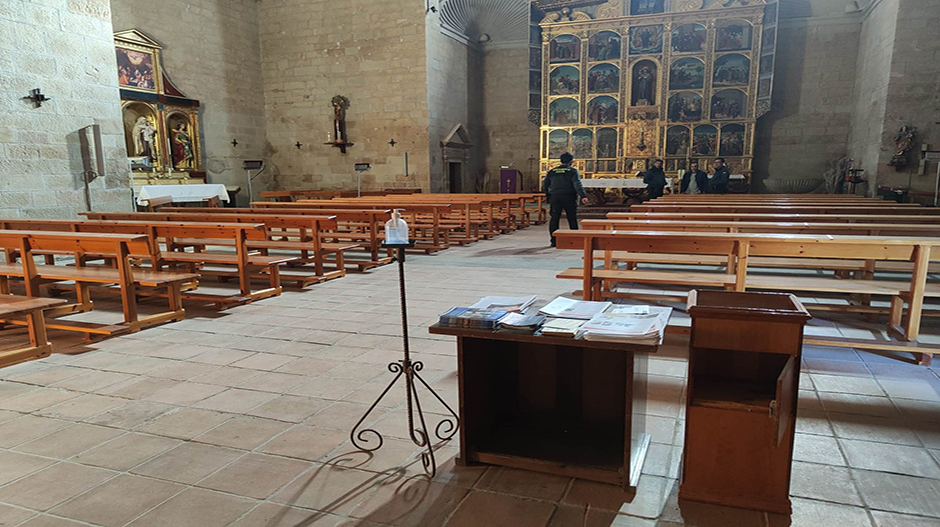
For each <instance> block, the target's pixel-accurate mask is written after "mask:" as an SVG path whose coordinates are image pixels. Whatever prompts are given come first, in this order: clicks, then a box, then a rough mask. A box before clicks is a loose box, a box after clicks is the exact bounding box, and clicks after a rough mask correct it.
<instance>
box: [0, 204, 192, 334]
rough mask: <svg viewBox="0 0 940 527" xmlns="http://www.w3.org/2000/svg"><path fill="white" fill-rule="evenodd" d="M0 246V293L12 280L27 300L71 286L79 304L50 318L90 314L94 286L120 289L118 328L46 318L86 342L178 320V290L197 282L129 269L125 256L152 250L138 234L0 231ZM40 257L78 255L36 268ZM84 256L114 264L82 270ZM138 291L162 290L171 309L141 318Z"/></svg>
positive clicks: (183, 276)
mask: <svg viewBox="0 0 940 527" xmlns="http://www.w3.org/2000/svg"><path fill="white" fill-rule="evenodd" d="M23 221H28V220H23ZM36 221H39V220H36ZM0 248H2V249H3V251H4V254H5V255H6V263H3V264H0V294H8V293H9V292H10V283H9V281H10V278H15V279H21V280H22V281H23V284H24V286H25V288H26V296H28V297H30V298H39V297H40V296H41V291H40V287H41V285H43V284H44V283H48V282H63V281H70V282H74V284H75V285H74V287H73V289H74V290H75V294H76V298H77V303H75V304H68V305H64V306H59V307H55V308H51V309H47V310H46V316H48V317H55V316H61V315H67V314H72V313H80V312H86V311H90V310H91V309H92V308H93V303H92V301H91V295H90V289H89V288H90V287H91V286H93V285H94V286H101V285H104V286H112V287H118V288H119V289H118V291H119V294H120V296H121V302H122V310H123V313H124V322H123V323H122V324H95V323H90V322H79V321H73V320H50V321H49V322H47V324H46V325H47V326H48V327H50V328H52V329H60V330H66V331H77V332H81V333H85V334H86V337H87V338H89V339H91V338H92V335H96V336H99V337H100V336H113V335H117V334H121V333H125V332H128V331H132V332H133V331H139V330H140V329H142V328H145V327H149V326H153V325H157V324H163V323H165V322H170V321H175V320H182V319H183V318H184V317H185V311H184V310H183V306H182V302H181V295H180V291H181V288H182V286H183V285H184V284H188V283H192V282H194V281H195V280H196V278H197V276H196V275H195V274H191V273H176V272H155V271H146V270H141V269H132V268H131V266H130V263H129V261H128V259H129V257H132V256H144V257H147V256H149V253H150V252H151V250H152V245H151V241H150V239H149V238H148V237H147V236H146V235H142V234H102V233H88V232H42V231H35V230H31V231H17V230H0ZM43 254H45V255H49V254H73V255H76V266H74V267H73V266H66V265H48V264H46V265H36V263H35V260H34V259H35V258H36V256H37V255H43ZM84 254H94V255H104V256H107V257H108V258H110V259H111V260H112V261H113V262H114V267H113V268H104V267H84V266H82V258H81V256H82V255H84ZM16 259H19V263H15V261H16ZM142 288H154V289H160V290H164V289H165V290H166V293H165V296H166V298H167V299H168V302H169V310H168V311H165V312H162V313H157V314H154V315H149V316H143V317H142V316H140V315H139V313H138V310H137V295H138V294H139V293H141V292H142ZM12 323H16V322H12Z"/></svg>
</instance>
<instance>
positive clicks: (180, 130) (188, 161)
mask: <svg viewBox="0 0 940 527" xmlns="http://www.w3.org/2000/svg"><path fill="white" fill-rule="evenodd" d="M171 138H172V140H173V167H174V168H178V169H183V168H192V166H193V140H192V138H191V137H190V136H189V128H188V127H187V126H186V123H179V124H177V125H176V127H175V128H174V129H173V132H172V135H171Z"/></svg>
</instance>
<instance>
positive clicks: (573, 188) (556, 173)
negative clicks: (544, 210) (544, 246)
mask: <svg viewBox="0 0 940 527" xmlns="http://www.w3.org/2000/svg"><path fill="white" fill-rule="evenodd" d="M573 160H574V156H573V155H571V154H570V153H569V152H565V153H564V154H562V155H561V157H560V158H559V161H561V165H560V166H558V167H556V168H553V169H551V170H549V171H548V172H547V173H546V174H545V179H543V180H542V192H544V193H545V197H546V198H548V203H549V205H550V207H551V209H550V210H551V220H550V221H549V222H548V232H549V234H553V233H554V232H555V231H556V230H558V222H560V221H561V212H562V211H564V212H565V216H566V217H567V218H568V228H569V229H571V230H577V228H578V198H581V204H582V205H587V203H588V199H587V194H585V192H584V187H582V186H581V175H580V174H578V169H576V168H574V167H572V166H571V161H573ZM554 246H555V237H554V236H552V247H554Z"/></svg>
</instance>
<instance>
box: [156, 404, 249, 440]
mask: <svg viewBox="0 0 940 527" xmlns="http://www.w3.org/2000/svg"><path fill="white" fill-rule="evenodd" d="M232 416H233V415H232V414H227V413H222V412H213V411H211V410H202V409H199V408H180V409H179V410H177V411H175V412H172V413H167V414H165V415H163V416H161V417H160V418H159V419H156V420H154V421H151V422H150V423H147V424H146V425H144V426H142V427H140V428H138V431H139V432H146V433H148V434H154V435H161V436H167V437H175V438H178V439H192V438H194V437H196V436H198V435H200V434H202V433H204V432H207V431H208V430H211V429H212V428H215V427H216V426H219V425H220V424H222V423H224V422H225V421H227V420H229V419H231V418H232Z"/></svg>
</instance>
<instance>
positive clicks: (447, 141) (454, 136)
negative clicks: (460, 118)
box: [441, 123, 473, 192]
mask: <svg viewBox="0 0 940 527" xmlns="http://www.w3.org/2000/svg"><path fill="white" fill-rule="evenodd" d="M471 148H473V143H472V142H471V141H470V134H469V133H468V132H467V129H466V128H465V127H464V125H463V124H462V123H457V124H455V125H454V127H453V128H451V130H450V132H449V133H448V134H447V135H446V136H444V139H443V140H442V141H441V158H442V162H441V164H442V170H443V172H444V174H443V176H444V177H443V178H442V181H444V182H445V184H446V185H447V190H448V191H449V192H454V189H452V188H450V187H451V184H450V164H451V163H457V164H459V165H460V182H461V185H460V186H461V190H462V189H464V188H467V168H466V167H467V161H469V159H470V149H471Z"/></svg>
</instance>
